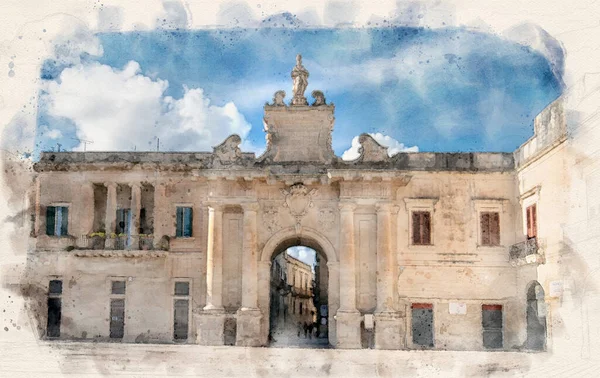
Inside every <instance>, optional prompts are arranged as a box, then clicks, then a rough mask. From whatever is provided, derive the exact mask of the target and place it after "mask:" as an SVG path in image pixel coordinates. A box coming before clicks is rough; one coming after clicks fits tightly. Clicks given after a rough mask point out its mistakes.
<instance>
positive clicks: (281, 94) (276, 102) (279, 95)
mask: <svg viewBox="0 0 600 378" xmlns="http://www.w3.org/2000/svg"><path fill="white" fill-rule="evenodd" d="M284 98H285V91H282V90H279V91H277V92H275V94H274V95H273V103H272V104H269V103H267V105H268V106H286V105H285V103H284V102H283V99H284Z"/></svg>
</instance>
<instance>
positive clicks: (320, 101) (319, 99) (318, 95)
mask: <svg viewBox="0 0 600 378" xmlns="http://www.w3.org/2000/svg"><path fill="white" fill-rule="evenodd" d="M311 95H312V98H314V99H315V101H314V102H313V103H312V106H321V105H327V104H326V103H325V94H324V93H323V92H322V91H317V90H315V91H312V93H311Z"/></svg>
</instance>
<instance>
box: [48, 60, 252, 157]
mask: <svg viewBox="0 0 600 378" xmlns="http://www.w3.org/2000/svg"><path fill="white" fill-rule="evenodd" d="M168 86H169V83H168V82H167V81H165V80H161V79H152V78H150V77H148V76H145V75H142V74H141V73H140V66H139V64H138V63H137V62H134V61H130V62H129V63H127V64H126V65H125V67H123V69H122V70H119V69H115V68H112V67H110V66H107V65H102V64H99V63H90V64H79V65H76V66H74V67H70V68H67V69H65V70H64V71H63V72H62V73H61V75H60V80H59V81H52V82H50V83H49V84H48V86H47V88H46V90H47V94H46V95H45V98H44V100H45V101H47V103H48V112H49V114H50V115H52V116H56V117H66V118H69V119H70V120H72V121H73V122H74V123H75V125H76V126H77V138H79V139H84V140H90V141H92V142H93V144H91V145H88V150H101V151H102V150H104V151H108V150H113V151H114V150H132V149H134V147H135V149H136V150H138V151H139V150H146V151H147V150H154V149H155V148H156V138H160V147H161V151H166V150H177V151H210V150H211V149H212V147H213V146H215V145H217V144H219V143H221V142H222V141H223V140H224V139H225V138H226V137H227V136H229V135H231V134H239V135H240V137H242V140H243V139H244V138H245V137H246V136H247V135H248V132H249V131H250V124H249V123H248V122H247V121H246V119H245V118H244V116H243V115H242V114H241V113H240V112H239V111H238V108H237V107H236V105H235V104H234V103H232V102H229V103H227V104H225V105H223V106H215V105H211V102H210V100H209V99H208V98H207V97H206V96H205V95H204V91H203V90H202V89H201V88H187V87H184V95H183V97H182V98H180V99H175V98H173V97H170V96H165V95H164V92H165V90H166V89H167V88H168ZM246 146H249V144H248V143H246ZM81 147H82V146H79V147H78V148H76V149H81Z"/></svg>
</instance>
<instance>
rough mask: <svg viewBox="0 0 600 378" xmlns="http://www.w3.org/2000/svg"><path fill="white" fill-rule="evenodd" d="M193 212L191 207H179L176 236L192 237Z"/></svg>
mask: <svg viewBox="0 0 600 378" xmlns="http://www.w3.org/2000/svg"><path fill="white" fill-rule="evenodd" d="M192 224H193V211H192V208H191V207H179V206H178V207H177V224H176V230H175V236H176V237H178V238H189V237H191V236H192Z"/></svg>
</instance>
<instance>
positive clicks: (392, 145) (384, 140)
mask: <svg viewBox="0 0 600 378" xmlns="http://www.w3.org/2000/svg"><path fill="white" fill-rule="evenodd" d="M369 135H370V136H372V137H373V139H375V140H376V141H377V143H379V144H381V145H382V146H384V147H387V148H388V155H389V156H393V155H395V154H397V153H398V152H419V147H417V146H412V147H406V146H405V145H404V143H400V142H398V141H397V140H396V139H394V138H392V137H391V136H389V135H383V134H382V133H369ZM358 139H359V136H355V137H354V138H352V146H351V147H350V148H349V149H347V150H346V151H344V153H343V154H342V159H343V160H354V159H357V158H358V157H359V156H360V154H359V153H358V149H359V148H360V143H359V142H358Z"/></svg>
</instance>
